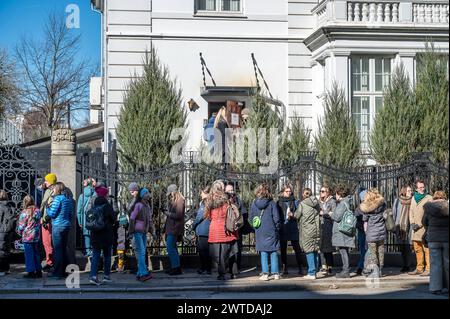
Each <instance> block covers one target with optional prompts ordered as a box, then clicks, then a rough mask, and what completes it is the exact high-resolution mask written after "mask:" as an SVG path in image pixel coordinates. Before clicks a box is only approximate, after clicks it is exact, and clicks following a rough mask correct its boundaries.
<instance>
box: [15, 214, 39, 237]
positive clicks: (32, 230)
mask: <svg viewBox="0 0 450 319" xmlns="http://www.w3.org/2000/svg"><path fill="white" fill-rule="evenodd" d="M16 232H17V234H18V235H19V236H20V237H22V242H24V243H37V242H39V239H40V238H41V211H40V210H39V208H37V207H30V208H29V209H27V210H24V211H22V212H21V213H20V216H19V222H18V225H17V229H16Z"/></svg>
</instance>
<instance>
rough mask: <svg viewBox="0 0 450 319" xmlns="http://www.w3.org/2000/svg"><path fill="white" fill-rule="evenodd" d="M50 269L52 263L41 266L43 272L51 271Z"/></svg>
mask: <svg viewBox="0 0 450 319" xmlns="http://www.w3.org/2000/svg"><path fill="white" fill-rule="evenodd" d="M52 269H53V266H52V265H45V266H44V267H43V268H42V271H43V272H51V270H52Z"/></svg>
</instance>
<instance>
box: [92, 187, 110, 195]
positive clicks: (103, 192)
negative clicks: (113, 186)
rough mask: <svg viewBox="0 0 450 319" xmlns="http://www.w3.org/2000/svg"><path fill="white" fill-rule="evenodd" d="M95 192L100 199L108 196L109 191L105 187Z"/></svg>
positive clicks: (98, 188) (96, 189) (97, 188)
mask: <svg viewBox="0 0 450 319" xmlns="http://www.w3.org/2000/svg"><path fill="white" fill-rule="evenodd" d="M95 192H96V193H97V196H99V197H106V196H108V189H107V188H106V187H104V186H100V187H96V188H95Z"/></svg>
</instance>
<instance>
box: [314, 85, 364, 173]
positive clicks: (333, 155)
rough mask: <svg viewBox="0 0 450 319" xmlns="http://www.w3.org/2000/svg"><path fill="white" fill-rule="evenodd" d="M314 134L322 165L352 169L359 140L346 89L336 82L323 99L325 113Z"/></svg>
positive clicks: (354, 165) (355, 162)
mask: <svg viewBox="0 0 450 319" xmlns="http://www.w3.org/2000/svg"><path fill="white" fill-rule="evenodd" d="M318 125H319V126H318V127H319V129H318V134H317V135H316V136H315V147H316V150H317V152H318V154H317V157H318V159H319V161H321V162H322V163H323V164H325V165H328V166H332V167H336V168H341V169H351V168H354V167H356V166H358V165H359V158H358V156H359V153H360V149H361V139H360V137H359V134H358V132H357V130H356V125H355V123H354V121H353V119H352V117H351V115H350V112H349V106H348V103H347V101H346V99H345V92H344V90H343V89H341V88H339V87H338V85H337V84H336V83H334V84H333V86H332V89H331V91H328V92H327V94H326V97H325V101H324V116H323V117H322V118H319V120H318Z"/></svg>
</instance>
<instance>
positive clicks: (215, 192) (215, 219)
mask: <svg viewBox="0 0 450 319" xmlns="http://www.w3.org/2000/svg"><path fill="white" fill-rule="evenodd" d="M228 205H229V202H228V196H227V194H226V193H225V186H224V184H223V182H221V181H216V182H214V183H213V185H212V187H211V191H210V193H209V195H208V198H207V199H206V203H205V218H209V219H210V220H211V224H210V227H209V238H208V243H209V244H210V245H209V247H210V255H211V256H212V258H213V260H214V261H215V262H216V263H217V264H218V272H219V275H218V277H217V279H218V280H225V273H226V265H228V262H229V259H230V257H232V256H234V255H236V254H237V252H238V246H237V239H238V233H237V232H234V233H228V232H225V219H226V217H227V209H228ZM232 271H233V273H232V274H231V279H234V278H236V275H237V274H236V273H234V270H232Z"/></svg>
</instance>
